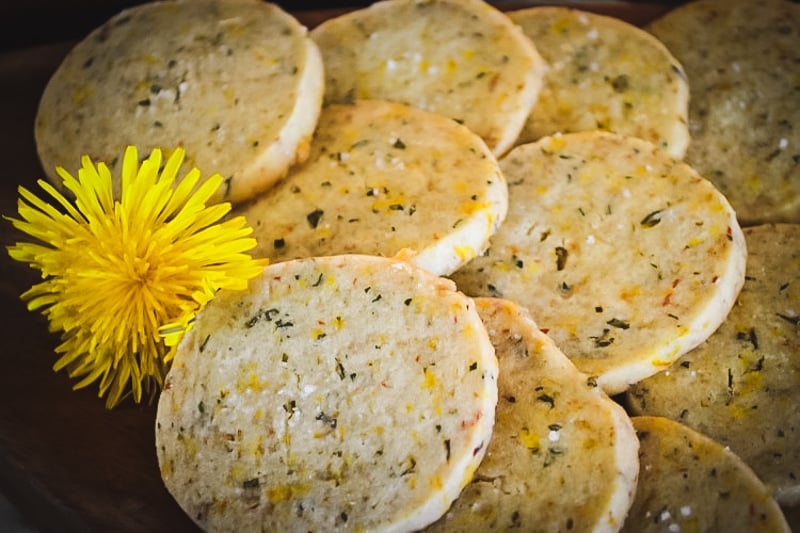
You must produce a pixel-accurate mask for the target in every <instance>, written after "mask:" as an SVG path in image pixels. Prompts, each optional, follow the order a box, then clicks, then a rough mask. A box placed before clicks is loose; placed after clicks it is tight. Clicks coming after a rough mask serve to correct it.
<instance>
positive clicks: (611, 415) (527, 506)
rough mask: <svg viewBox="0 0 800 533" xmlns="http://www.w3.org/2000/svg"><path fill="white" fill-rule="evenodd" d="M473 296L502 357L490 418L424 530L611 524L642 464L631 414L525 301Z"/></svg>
mask: <svg viewBox="0 0 800 533" xmlns="http://www.w3.org/2000/svg"><path fill="white" fill-rule="evenodd" d="M475 303H476V305H477V307H478V312H479V313H480V315H481V318H482V319H483V321H484V323H485V324H486V328H487V330H488V331H489V335H490V337H491V340H492V344H494V347H495V352H496V354H497V358H498V362H499V366H500V376H499V379H498V404H497V411H496V421H495V428H494V432H493V434H492V439H491V441H490V442H489V447H488V449H487V451H486V456H485V457H484V459H483V462H481V464H480V466H479V467H478V469H477V470H476V472H475V477H474V479H473V481H472V482H471V483H470V484H468V485H467V486H466V487H465V488H464V490H463V491H462V493H461V495H460V496H459V497H458V499H457V500H456V501H455V502H454V503H453V505H452V507H451V508H450V510H449V511H448V512H447V514H445V516H444V517H442V518H441V519H440V520H439V521H437V522H436V523H434V524H433V525H432V526H430V527H429V528H427V529H426V531H428V532H431V531H464V532H471V531H489V530H497V531H507V530H512V529H519V530H520V531H570V530H571V531H616V530H618V529H619V527H620V525H621V524H622V521H623V520H624V518H625V514H626V513H627V511H628V508H629V507H630V505H631V503H632V502H633V493H634V491H635V489H636V479H637V475H638V470H639V458H638V455H637V452H638V449H639V443H638V441H637V439H636V434H635V432H634V429H633V425H632V424H631V420H630V418H629V417H628V415H627V414H626V413H625V411H624V409H623V408H622V407H621V406H620V405H619V404H617V403H616V402H614V401H613V400H611V399H610V398H609V397H608V396H607V395H606V394H605V393H604V392H603V391H602V390H601V389H600V388H599V387H598V386H597V383H596V382H594V380H592V379H591V378H590V377H589V376H587V375H586V374H583V373H581V372H579V371H578V370H577V369H576V368H575V366H574V365H573V364H572V363H571V362H570V361H569V359H568V358H567V357H566V356H565V355H564V354H563V353H562V352H561V351H560V350H559V349H558V348H557V347H556V346H555V344H553V341H552V340H551V339H550V338H548V337H547V335H545V334H544V333H542V332H541V331H539V328H538V327H537V326H536V324H535V323H534V322H533V320H532V319H531V318H530V315H529V314H528V312H527V311H526V310H525V309H523V308H521V307H519V306H518V305H516V304H514V303H513V302H510V301H508V300H502V299H493V298H478V299H476V300H475Z"/></svg>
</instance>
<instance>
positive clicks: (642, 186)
mask: <svg viewBox="0 0 800 533" xmlns="http://www.w3.org/2000/svg"><path fill="white" fill-rule="evenodd" d="M500 166H501V169H502V170H503V173H504V175H505V177H506V180H507V181H508V186H509V198H510V200H509V207H508V215H507V218H506V221H505V222H504V224H503V225H502V226H501V227H500V229H499V230H498V232H497V233H496V234H495V236H494V237H493V238H492V239H491V245H490V248H489V249H488V250H487V252H486V253H485V254H484V255H483V256H481V257H477V258H476V259H474V260H472V261H470V262H469V263H468V264H467V265H466V266H465V267H463V268H462V269H461V270H459V271H458V272H456V273H455V274H454V275H453V279H454V280H455V281H456V283H457V284H458V286H459V288H460V289H462V290H463V291H465V292H466V293H467V294H470V295H473V296H501V297H505V298H508V299H510V300H514V301H516V302H518V303H520V304H521V305H523V306H524V307H527V308H528V309H529V310H530V312H531V314H532V315H533V318H534V320H536V322H537V323H538V324H539V325H540V326H541V327H542V328H543V329H544V330H546V331H547V332H548V333H549V335H550V336H551V337H552V338H553V340H554V341H555V342H556V344H557V345H558V347H559V348H561V350H563V351H564V353H566V354H567V356H569V357H570V358H571V359H572V361H573V362H574V363H575V365H576V366H577V367H578V368H579V369H580V370H582V371H583V372H586V373H587V374H589V375H592V376H597V380H598V383H600V385H601V386H602V387H603V388H604V389H605V390H606V392H608V393H612V394H616V393H618V392H621V391H623V390H625V389H626V388H627V387H628V385H629V384H631V383H635V382H637V381H639V380H641V379H643V378H645V377H648V376H651V375H653V374H655V373H656V372H658V371H659V370H663V369H664V368H666V367H668V366H669V365H670V364H671V363H672V362H673V361H675V359H677V358H678V357H680V356H681V355H682V354H683V353H685V352H687V351H688V350H690V349H691V348H694V347H695V346H696V345H698V344H699V343H701V342H702V341H703V340H705V339H706V338H707V337H708V336H709V335H710V334H711V333H712V332H713V331H714V330H715V329H716V328H717V326H718V325H719V324H720V323H721V322H722V321H723V320H724V319H725V316H726V315H727V314H728V311H729V309H730V308H731V305H733V302H734V300H735V298H736V294H737V293H738V292H739V289H740V288H741V286H742V283H743V282H744V268H745V256H746V249H745V243H744V237H743V236H742V232H741V229H740V228H739V226H738V224H737V222H736V216H735V214H734V212H733V210H732V209H731V207H730V205H729V204H728V202H727V201H726V199H725V197H724V196H723V195H722V194H720V193H719V191H717V190H716V189H715V188H714V187H713V186H712V185H711V183H709V182H708V181H707V180H705V179H703V178H702V177H701V176H699V175H698V174H697V173H696V172H695V171H694V170H692V169H691V168H690V167H689V166H687V165H686V164H684V163H681V162H680V161H677V160H675V159H673V158H671V157H669V156H668V155H667V154H666V152H664V151H663V150H661V149H659V148H657V147H655V146H654V145H652V144H650V143H648V142H646V141H643V140H640V139H636V138H633V137H627V138H626V137H621V136H619V135H616V134H613V133H607V132H600V131H594V132H581V133H571V134H565V135H563V136H561V135H557V136H552V137H545V138H544V139H542V140H540V141H538V142H536V143H531V144H526V145H521V146H518V147H516V148H515V149H513V150H512V151H511V152H510V153H509V154H508V155H506V156H505V157H504V158H503V159H502V160H501V161H500Z"/></svg>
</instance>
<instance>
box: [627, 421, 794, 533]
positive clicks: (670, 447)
mask: <svg viewBox="0 0 800 533" xmlns="http://www.w3.org/2000/svg"><path fill="white" fill-rule="evenodd" d="M633 425H634V427H635V428H636V434H637V435H638V437H639V441H640V449H639V463H640V470H639V472H640V474H639V483H638V487H637V489H636V498H635V499H634V502H633V506H632V507H631V509H630V512H629V514H628V517H627V519H626V520H625V524H624V527H623V528H622V531H623V532H624V533H628V532H631V533H633V532H635V533H640V532H641V533H645V532H651V531H652V532H663V531H741V532H764V533H766V532H770V533H778V532H785V533H790V531H791V530H790V529H789V525H788V524H787V523H786V519H785V517H784V516H783V514H782V512H781V509H780V507H778V504H777V503H775V500H773V499H772V497H771V496H770V493H769V491H768V490H767V489H766V487H764V485H763V483H761V481H760V480H759V479H758V477H756V475H755V474H754V473H753V471H752V470H750V468H748V467H747V465H746V464H745V463H744V462H742V460H741V459H740V458H739V457H737V456H736V455H735V454H734V453H733V452H731V451H730V450H728V449H727V448H725V447H723V446H722V445H720V444H719V443H717V442H715V441H713V440H711V439H710V438H708V437H707V436H705V435H703V434H701V433H697V432H696V431H694V430H691V429H689V428H688V427H686V426H683V425H682V424H679V423H677V422H674V421H672V420H669V419H666V418H660V417H633Z"/></svg>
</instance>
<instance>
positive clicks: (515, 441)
mask: <svg viewBox="0 0 800 533" xmlns="http://www.w3.org/2000/svg"><path fill="white" fill-rule="evenodd" d="M798 32H800V5H798V4H796V3H792V2H790V1H788V0H758V1H757V2H749V1H746V0H737V1H735V2H727V1H722V0H697V1H695V2H690V3H687V4H685V5H682V6H680V7H676V8H675V9H674V10H673V11H671V12H669V13H667V14H666V15H665V16H663V17H662V18H660V19H658V20H656V21H653V22H652V23H651V24H650V25H649V26H648V27H646V28H644V29H642V28H637V27H634V26H632V25H630V24H628V23H626V22H623V21H621V20H617V19H614V18H610V17H607V16H601V15H597V14H594V13H590V12H587V11H581V10H576V9H570V8H566V7H555V6H550V7H532V8H526V9H520V10H516V11H510V12H501V11H500V10H498V9H497V8H495V7H493V6H491V5H490V4H488V3H485V2H483V1H482V0H384V1H380V2H377V3H375V4H373V5H371V6H369V7H366V8H363V9H358V10H355V11H351V12H348V13H346V14H343V15H340V16H337V17H335V18H332V19H330V20H327V21H325V22H324V23H322V24H320V25H319V26H317V27H316V28H314V29H312V30H311V31H307V30H306V28H305V27H303V26H302V25H301V24H300V23H299V22H298V21H297V20H296V19H295V18H294V17H293V16H292V15H291V14H288V13H286V12H284V11H283V10H281V9H280V8H278V7H277V6H275V5H272V4H270V3H266V2H262V1H259V0H165V1H161V2H153V3H146V4H142V5H140V6H138V7H134V8H131V9H129V10H126V11H124V12H122V13H120V14H119V15H117V16H115V17H114V18H112V19H111V20H109V21H108V22H107V23H106V24H104V25H103V26H102V27H100V28H98V29H97V30H95V31H94V32H93V33H91V34H90V35H89V36H87V38H86V39H85V40H83V41H82V42H80V43H79V44H78V45H77V46H76V47H75V48H74V49H73V50H72V51H71V53H70V54H69V55H68V56H67V57H66V59H65V60H64V62H63V64H62V65H61V67H60V68H59V69H58V70H57V72H56V73H55V74H54V75H53V77H52V79H51V80H50V83H49V84H48V85H47V87H46V89H45V92H44V94H43V95H42V99H41V104H40V108H39V113H38V115H37V119H36V124H35V134H36V141H37V146H38V150H39V155H40V157H41V160H42V163H43V167H44V168H45V169H47V170H48V171H49V170H51V169H54V168H55V167H56V166H59V165H62V166H68V165H71V164H75V163H76V162H77V161H79V159H80V156H81V155H82V154H84V153H88V154H89V155H90V156H92V157H93V158H94V159H97V160H104V161H106V163H108V164H109V165H110V166H111V167H112V168H113V166H114V165H115V164H117V163H118V162H117V161H116V160H115V159H114V157H115V156H116V154H119V153H122V150H123V149H124V147H125V146H127V145H129V144H134V145H137V146H138V147H139V148H140V151H141V152H142V153H146V152H149V150H150V149H151V148H155V147H159V148H162V149H165V150H169V149H171V148H174V147H177V146H180V147H183V148H184V149H185V150H186V153H187V158H188V159H189V161H190V163H191V165H193V166H196V167H198V168H199V169H200V170H201V171H202V172H204V173H206V174H209V173H212V172H218V173H220V174H222V175H223V177H225V178H226V180H225V183H224V185H223V187H222V188H221V189H220V190H219V191H218V195H217V198H218V199H219V200H224V201H229V202H231V203H233V204H234V213H235V214H240V215H244V216H245V217H246V218H247V220H248V221H249V223H250V225H251V226H252V227H253V229H254V235H255V237H256V239H257V241H258V247H257V249H256V252H255V253H256V255H258V256H260V257H265V258H268V259H269V260H270V263H271V264H270V265H269V266H267V267H266V268H265V270H264V273H263V275H262V276H261V277H260V278H258V279H256V280H254V281H253V282H252V283H251V286H250V288H249V290H248V291H244V292H241V293H221V294H220V295H219V297H218V298H216V299H214V300H213V301H212V302H210V303H209V305H208V306H207V307H206V309H205V310H204V311H203V312H202V313H201V314H200V315H199V316H198V317H197V321H196V322H195V324H194V327H193V329H192V330H191V331H190V332H189V333H188V334H187V335H186V337H185V338H184V339H183V341H182V343H181V345H180V347H179V349H178V352H177V354H176V356H175V358H174V361H173V365H172V368H171V371H170V374H169V375H168V377H167V380H166V382H165V387H164V390H163V391H162V393H161V396H160V399H159V405H158V411H157V414H156V421H155V424H156V441H157V450H156V452H157V457H158V462H159V466H160V468H161V474H162V477H163V480H164V483H165V484H166V486H167V488H168V489H169V491H170V493H171V494H172V495H173V496H174V498H175V500H176V501H177V503H178V504H179V505H180V506H181V507H182V508H183V509H184V510H185V511H186V512H187V514H188V515H189V516H190V517H191V518H192V519H193V520H194V521H195V522H196V523H197V524H198V525H199V526H200V527H202V528H203V529H207V530H235V531H241V530H292V529H302V530H309V531H310V530H331V529H334V528H341V529H346V530H394V531H414V530H421V529H426V528H427V529H430V530H435V531H474V530H476V529H477V530H490V529H501V530H504V529H511V528H521V529H524V530H530V531H561V530H563V531H567V530H569V531H589V530H597V531H619V530H625V531H644V530H647V531H650V530H652V531H656V530H658V531H663V530H668V531H679V530H682V528H690V529H693V530H699V531H707V530H712V529H715V528H716V529H725V528H726V527H727V526H726V524H731V527H734V526H735V527H736V528H737V529H738V530H742V528H745V529H747V530H753V531H755V530H759V531H761V530H769V531H788V530H789V526H788V523H787V520H786V518H785V516H784V514H783V511H784V510H787V509H788V510H791V509H792V506H795V505H798V504H800V482H799V481H798V479H799V478H800V446H798V442H800V438H798V432H800V415H798V414H797V413H798V411H797V410H796V409H795V406H796V404H797V401H798V394H800V393H798V391H799V390H800V387H798V386H797V385H798V384H800V330H798V320H799V318H798V317H800V275H799V274H798V273H800V175H799V174H798V167H799V165H798V160H799V159H800V128H798V127H795V124H797V123H799V122H800V120H798V119H800V117H798V106H797V105H796V102H797V87H796V85H797V74H796V70H797V68H796V67H797V63H798V61H799V60H800V55H799V54H800V52H798V51H799V50H800V38H799V37H798ZM49 177H50V178H51V179H52V180H53V181H54V182H56V181H57V179H58V177H57V175H56V174H55V172H53V174H52V175H50V176H49ZM779 504H780V505H783V506H784V507H783V509H782V508H781V507H780V505H779ZM792 512H794V511H792Z"/></svg>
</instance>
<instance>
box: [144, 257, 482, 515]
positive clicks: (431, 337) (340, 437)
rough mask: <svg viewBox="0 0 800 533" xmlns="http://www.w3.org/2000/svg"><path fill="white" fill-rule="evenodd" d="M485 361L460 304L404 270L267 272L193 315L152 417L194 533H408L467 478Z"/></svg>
mask: <svg viewBox="0 0 800 533" xmlns="http://www.w3.org/2000/svg"><path fill="white" fill-rule="evenodd" d="M496 402H497V359H496V357H495V355H494V349H493V347H492V345H491V342H490V340H489V336H488V334H487V332H486V329H485V327H484V325H483V323H482V322H481V319H480V316H479V315H478V313H477V311H476V309H475V305H474V303H473V301H472V300H471V299H469V298H467V297H465V296H464V295H463V294H461V293H459V292H456V291H455V287H454V285H453V284H452V282H450V281H449V280H446V279H444V278H439V277H436V276H434V275H432V274H430V273H428V272H427V271H425V270H422V269H419V268H415V267H413V266H411V265H409V264H407V263H405V262H403V261H397V260H391V259H385V258H379V257H372V256H352V255H349V256H336V257H327V258H315V259H306V260H296V261H287V262H283V263H276V264H273V265H270V266H268V267H266V268H265V270H264V274H263V276H261V277H259V278H256V279H255V280H253V281H251V283H250V288H249V290H248V291H247V292H245V293H242V292H224V291H223V292H221V293H220V294H219V295H218V296H217V298H215V299H214V300H213V301H212V302H210V303H209V305H208V306H207V307H206V308H205V309H204V310H203V312H202V313H201V314H199V315H198V317H197V320H196V322H195V323H194V327H193V328H192V329H191V331H190V332H189V333H188V334H187V336H186V337H184V339H183V340H182V342H181V344H180V345H179V347H178V351H177V353H176V355H175V359H174V362H173V366H172V368H171V370H170V372H169V374H168V375H167V378H166V380H165V385H164V389H163V392H162V393H161V396H160V398H159V402H158V410H157V414H156V447H157V454H158V462H159V466H160V469H161V474H162V477H163V479H164V483H165V484H166V486H167V488H168V489H169V491H170V493H171V494H172V495H173V496H174V497H175V499H176V501H177V502H178V503H179V504H180V506H181V507H182V508H183V509H184V510H185V511H186V513H187V514H188V515H189V516H190V517H191V518H192V519H193V520H194V521H195V522H196V523H197V524H198V525H200V526H201V527H202V528H203V529H206V530H213V531H216V530H228V531H265V530H266V531H288V530H293V531H332V530H334V529H336V528H345V529H348V530H354V531H376V530H387V531H388V530H396V531H412V530H417V529H420V528H422V527H424V526H425V525H427V524H428V523H430V522H433V521H435V520H436V519H438V518H439V517H440V516H441V515H442V514H443V513H444V512H445V511H446V510H447V508H448V506H449V505H450V503H451V502H452V501H453V500H454V499H455V498H456V496H458V494H459V492H460V491H461V489H462V487H463V486H464V485H465V484H466V483H467V482H468V481H469V480H470V479H471V477H472V475H473V472H474V470H475V468H476V467H477V466H478V463H479V462H480V460H481V459H482V458H483V456H484V454H485V451H486V446H487V444H488V442H489V439H490V436H491V431H492V426H493V424H494V410H495V405H496Z"/></svg>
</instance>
